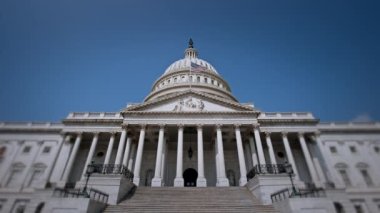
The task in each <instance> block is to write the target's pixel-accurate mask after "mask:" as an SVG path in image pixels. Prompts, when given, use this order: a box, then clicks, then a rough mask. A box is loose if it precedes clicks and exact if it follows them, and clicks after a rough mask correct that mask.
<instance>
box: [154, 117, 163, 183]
mask: <svg viewBox="0 0 380 213" xmlns="http://www.w3.org/2000/svg"><path fill="white" fill-rule="evenodd" d="M164 128H165V126H164V125H161V126H160V130H159V133H158V146H157V155H156V167H155V170H154V178H153V179H152V187H161V184H162V178H161V166H162V165H161V163H162V148H163V144H164V130H165V129H164Z"/></svg>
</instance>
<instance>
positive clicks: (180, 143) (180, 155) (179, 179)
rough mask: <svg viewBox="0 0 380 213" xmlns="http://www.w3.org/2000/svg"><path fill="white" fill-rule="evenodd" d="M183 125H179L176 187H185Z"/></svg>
mask: <svg viewBox="0 0 380 213" xmlns="http://www.w3.org/2000/svg"><path fill="white" fill-rule="evenodd" d="M182 166H183V125H178V142H177V170H176V176H175V179H174V186H177V187H183V185H184V180H183V177H182V171H183V167H182Z"/></svg>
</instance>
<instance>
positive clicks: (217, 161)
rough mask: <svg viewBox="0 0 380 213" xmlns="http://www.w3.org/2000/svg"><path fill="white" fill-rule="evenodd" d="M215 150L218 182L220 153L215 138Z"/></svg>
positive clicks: (217, 178)
mask: <svg viewBox="0 0 380 213" xmlns="http://www.w3.org/2000/svg"><path fill="white" fill-rule="evenodd" d="M214 149H215V170H216V181H217V182H218V180H219V178H220V174H219V173H220V169H219V152H218V140H217V138H216V137H215V143H214Z"/></svg>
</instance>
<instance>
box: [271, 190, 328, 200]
mask: <svg viewBox="0 0 380 213" xmlns="http://www.w3.org/2000/svg"><path fill="white" fill-rule="evenodd" d="M295 197H299V198H308V197H326V192H325V190H324V189H322V188H313V189H300V188H298V189H296V188H294V189H292V188H285V189H281V190H280V191H277V192H275V193H273V194H271V195H270V198H271V200H272V203H274V202H278V201H282V200H285V199H288V198H295Z"/></svg>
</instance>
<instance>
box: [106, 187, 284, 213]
mask: <svg viewBox="0 0 380 213" xmlns="http://www.w3.org/2000/svg"><path fill="white" fill-rule="evenodd" d="M105 212H108V213H117V212H147V213H148V212H177V213H183V212H205V213H207V212H210V213H213V212H230V213H234V212H239V213H245V212H263V213H269V212H276V211H275V210H274V208H273V206H264V205H261V203H260V202H259V200H258V199H257V198H256V197H254V196H253V195H252V194H251V193H250V192H249V191H248V189H247V188H246V187H204V188H197V187H194V188H187V187H178V188H177V187H157V188H150V187H138V188H137V189H136V191H135V192H134V194H133V196H131V197H130V198H129V199H126V200H124V201H122V202H120V203H119V204H118V205H114V206H108V207H107V208H106V210H105Z"/></svg>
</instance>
